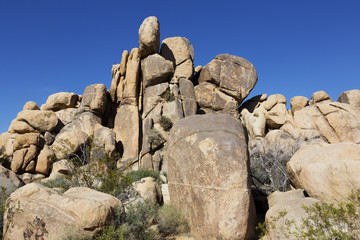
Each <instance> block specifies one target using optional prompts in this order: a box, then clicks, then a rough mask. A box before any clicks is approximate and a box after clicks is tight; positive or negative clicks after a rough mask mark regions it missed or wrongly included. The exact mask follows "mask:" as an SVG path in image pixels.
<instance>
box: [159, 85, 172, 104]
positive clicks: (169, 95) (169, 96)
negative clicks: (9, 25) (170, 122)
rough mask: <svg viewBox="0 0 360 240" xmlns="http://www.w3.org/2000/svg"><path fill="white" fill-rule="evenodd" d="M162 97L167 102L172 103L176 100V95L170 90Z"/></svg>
mask: <svg viewBox="0 0 360 240" xmlns="http://www.w3.org/2000/svg"><path fill="white" fill-rule="evenodd" d="M161 97H162V98H163V99H164V100H165V102H172V101H174V100H175V96H174V93H173V92H171V90H170V89H169V88H168V89H166V91H165V92H164V93H163V94H162V95H161Z"/></svg>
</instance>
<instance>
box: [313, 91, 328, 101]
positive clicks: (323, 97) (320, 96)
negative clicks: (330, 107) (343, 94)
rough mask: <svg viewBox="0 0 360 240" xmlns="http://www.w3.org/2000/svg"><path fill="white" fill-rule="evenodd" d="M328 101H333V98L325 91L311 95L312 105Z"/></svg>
mask: <svg viewBox="0 0 360 240" xmlns="http://www.w3.org/2000/svg"><path fill="white" fill-rule="evenodd" d="M327 100H329V101H331V98H330V96H329V95H328V94H327V93H326V92H324V91H317V92H314V93H313V94H312V95H311V103H319V102H323V101H327Z"/></svg>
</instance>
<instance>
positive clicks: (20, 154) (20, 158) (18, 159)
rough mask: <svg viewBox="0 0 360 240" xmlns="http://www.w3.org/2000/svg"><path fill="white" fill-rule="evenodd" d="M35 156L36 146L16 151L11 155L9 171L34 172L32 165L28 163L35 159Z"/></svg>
mask: <svg viewBox="0 0 360 240" xmlns="http://www.w3.org/2000/svg"><path fill="white" fill-rule="evenodd" d="M36 155H37V147H36V145H30V146H29V147H26V148H21V149H19V150H16V151H15V152H14V155H13V159H12V161H11V171H13V172H15V173H19V172H21V171H25V170H26V171H32V170H35V166H32V165H34V164H31V165H30V166H28V165H29V163H30V162H31V161H32V160H34V159H35V157H36Z"/></svg>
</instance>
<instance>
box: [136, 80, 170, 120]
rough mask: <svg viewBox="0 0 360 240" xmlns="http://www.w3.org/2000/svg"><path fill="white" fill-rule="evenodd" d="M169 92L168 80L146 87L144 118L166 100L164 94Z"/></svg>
mask: <svg viewBox="0 0 360 240" xmlns="http://www.w3.org/2000/svg"><path fill="white" fill-rule="evenodd" d="M166 91H167V92H166ZM169 93H170V92H169V84H168V83H167V82H165V83H160V84H156V85H154V86H151V87H147V88H145V89H144V98H143V114H142V118H143V119H145V118H146V116H147V115H148V114H149V113H150V111H152V110H153V109H154V108H155V107H156V106H157V105H158V104H159V103H160V102H163V101H164V95H165V94H169Z"/></svg>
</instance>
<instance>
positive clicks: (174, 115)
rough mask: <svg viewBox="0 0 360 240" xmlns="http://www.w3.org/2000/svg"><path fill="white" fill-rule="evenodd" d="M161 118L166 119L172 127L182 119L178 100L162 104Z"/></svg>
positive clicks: (182, 115) (181, 110)
mask: <svg viewBox="0 0 360 240" xmlns="http://www.w3.org/2000/svg"><path fill="white" fill-rule="evenodd" d="M163 116H166V117H168V118H169V119H170V120H171V122H172V124H173V125H174V124H175V123H177V121H179V120H180V119H182V118H183V117H184V113H183V109H182V106H181V102H180V100H179V99H175V100H174V101H172V102H165V103H164V104H163Z"/></svg>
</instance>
